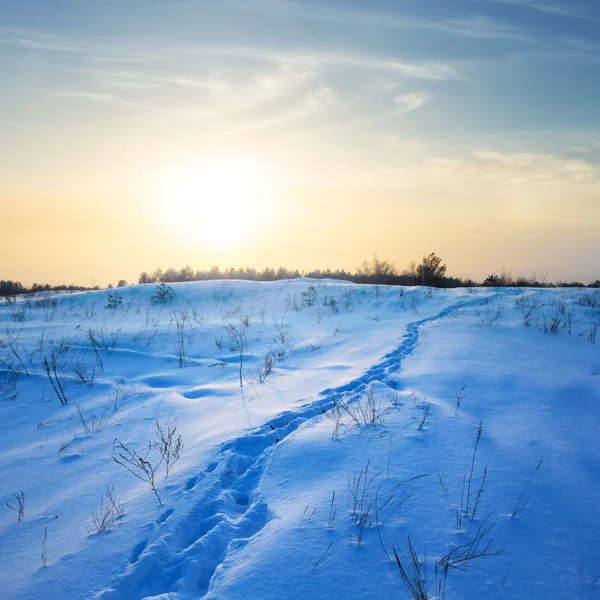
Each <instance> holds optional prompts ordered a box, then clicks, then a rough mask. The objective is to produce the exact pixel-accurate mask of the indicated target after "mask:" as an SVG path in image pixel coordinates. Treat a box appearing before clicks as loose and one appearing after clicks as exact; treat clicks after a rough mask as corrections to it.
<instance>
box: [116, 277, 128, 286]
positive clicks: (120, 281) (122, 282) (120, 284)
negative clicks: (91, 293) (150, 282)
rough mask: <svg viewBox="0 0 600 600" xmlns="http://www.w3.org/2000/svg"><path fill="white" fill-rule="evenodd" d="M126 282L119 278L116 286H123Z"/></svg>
mask: <svg viewBox="0 0 600 600" xmlns="http://www.w3.org/2000/svg"><path fill="white" fill-rule="evenodd" d="M126 285H127V282H126V281H125V280H124V279H119V283H117V287H125V286H126Z"/></svg>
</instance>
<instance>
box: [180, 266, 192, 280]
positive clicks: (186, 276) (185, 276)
mask: <svg viewBox="0 0 600 600" xmlns="http://www.w3.org/2000/svg"><path fill="white" fill-rule="evenodd" d="M179 281H194V271H193V269H192V267H190V265H186V266H185V267H183V269H181V271H179Z"/></svg>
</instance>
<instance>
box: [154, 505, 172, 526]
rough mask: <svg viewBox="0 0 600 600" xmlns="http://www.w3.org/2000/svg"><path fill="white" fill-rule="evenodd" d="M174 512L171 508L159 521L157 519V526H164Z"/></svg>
mask: <svg viewBox="0 0 600 600" xmlns="http://www.w3.org/2000/svg"><path fill="white" fill-rule="evenodd" d="M174 512H175V509H174V508H169V509H168V510H165V512H164V513H163V514H162V515H160V517H158V519H156V524H157V525H162V524H163V523H164V522H165V521H166V520H167V519H168V518H169V517H170V516H171V515H172V514H173V513H174Z"/></svg>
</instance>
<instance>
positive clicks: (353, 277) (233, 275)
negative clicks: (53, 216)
mask: <svg viewBox="0 0 600 600" xmlns="http://www.w3.org/2000/svg"><path fill="white" fill-rule="evenodd" d="M299 277H310V278H312V279H340V280H342V281H351V282H353V283H371V284H376V285H407V286H413V285H426V286H432V287H442V288H454V287H481V286H483V287H540V288H541V287H592V288H600V279H596V281H594V282H592V283H588V284H584V283H582V282H578V281H571V282H563V281H559V282H555V283H550V282H547V281H546V278H545V276H541V277H539V276H536V275H532V276H531V277H513V276H512V275H511V274H510V273H502V274H500V275H498V274H496V273H492V274H491V275H488V277H486V278H485V279H484V280H483V281H479V282H477V281H474V280H472V279H469V278H466V279H464V278H461V277H452V276H450V275H448V274H447V266H446V264H444V262H443V261H442V259H441V258H440V257H439V256H437V255H436V254H435V252H432V253H431V254H428V255H427V256H424V257H423V259H422V260H421V262H420V263H419V264H417V263H416V262H412V263H411V264H410V265H409V266H408V267H407V268H405V269H403V270H398V269H397V268H396V266H395V265H394V263H393V262H390V261H388V260H383V259H380V258H378V257H377V256H374V257H373V258H372V259H371V260H365V261H363V262H362V263H361V265H360V266H359V267H357V268H356V270H355V271H354V272H352V271H346V270H345V269H336V270H333V271H332V270H331V269H325V270H321V269H313V270H310V271H299V270H297V269H296V270H290V269H286V268H285V267H279V268H277V269H274V268H272V267H265V268H264V269H263V270H262V271H259V270H257V269H254V268H252V267H246V268H235V267H229V268H226V269H223V270H221V269H220V268H219V267H218V266H212V267H211V268H210V269H207V270H204V271H194V269H192V268H191V267H190V266H189V265H187V266H185V267H183V268H182V269H179V270H177V269H174V268H172V267H170V268H168V269H167V270H166V271H163V270H162V269H156V270H155V271H154V272H152V273H147V272H146V271H143V272H142V273H141V275H140V276H139V278H138V283H177V282H184V281H212V280H221V279H244V280H248V281H278V280H281V279H298V278H299ZM126 285H128V284H127V281H126V280H125V279H120V280H119V282H118V283H117V287H123V286H126ZM112 287H113V285H112V284H111V285H109V286H108V288H112ZM99 289H100V286H94V287H84V286H79V285H55V286H52V285H50V284H47V283H46V284H37V283H34V284H33V285H32V286H31V287H26V286H24V285H22V284H21V283H20V282H19V281H11V280H8V281H4V280H0V297H5V296H15V295H18V294H33V293H36V292H65V291H69V292H75V291H84V290H99Z"/></svg>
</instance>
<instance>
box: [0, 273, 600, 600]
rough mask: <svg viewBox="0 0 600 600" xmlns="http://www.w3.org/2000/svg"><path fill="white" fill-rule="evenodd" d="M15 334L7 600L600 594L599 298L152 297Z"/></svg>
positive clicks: (322, 289) (402, 293)
mask: <svg viewBox="0 0 600 600" xmlns="http://www.w3.org/2000/svg"><path fill="white" fill-rule="evenodd" d="M0 320H1V322H2V323H1V326H2V330H1V331H2V333H1V334H0V411H1V416H2V419H1V421H0V422H1V427H2V435H1V436H0V453H1V454H0V455H1V457H2V460H1V461H0V481H2V490H1V493H2V500H3V504H4V503H7V504H8V505H10V506H6V505H5V506H4V509H3V511H2V512H1V513H0V514H1V515H2V517H1V518H0V581H2V594H1V595H2V597H3V598H7V599H15V600H16V599H24V598H31V599H33V598H35V599H36V600H38V599H57V598H69V599H78V598H81V599H84V598H85V599H87V598H101V599H105V600H109V599H115V600H116V599H138V598H139V599H141V598H164V599H166V598H170V599H175V598H180V599H184V598H185V599H187V598H190V599H191V598H214V599H219V600H221V599H232V600H233V599H237V598H239V599H242V598H244V599H248V598H252V599H258V598H260V599H267V598H272V599H275V598H277V599H282V598H307V599H308V598H311V599H312V598H374V597H377V598H404V597H407V598H421V599H422V598H427V597H431V598H444V597H447V598H448V599H477V598H481V599H484V598H498V599H513V598H556V599H564V598H582V599H586V598H596V597H598V594H599V593H600V577H599V576H600V541H599V539H598V535H597V532H598V527H599V519H598V501H599V496H598V493H599V492H598V490H599V489H600V452H599V450H598V448H599V446H598V431H599V430H600V339H599V340H598V342H596V332H597V329H598V328H600V294H598V293H597V292H591V291H590V290H583V289H582V290H578V289H577V290H531V289H523V290H521V289H519V290H517V289H474V290H471V289H459V290H437V289H430V288H397V287H396V288H389V287H382V286H360V285H353V284H348V283H342V282H335V281H316V280H314V281H313V280H307V279H299V280H295V281H283V282H282V281H278V282H272V283H256V282H241V281H222V282H218V283H215V282H202V283H189V284H173V285H172V286H163V287H162V288H159V287H158V286H157V285H150V284H149V285H141V286H132V287H126V288H119V289H116V290H108V291H102V292H89V293H81V294H73V295H68V294H67V295H52V294H48V295H37V296H33V297H28V298H24V297H19V298H18V299H17V300H16V301H10V302H9V301H6V302H5V303H3V304H2V305H0ZM240 383H241V384H242V385H240Z"/></svg>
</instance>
